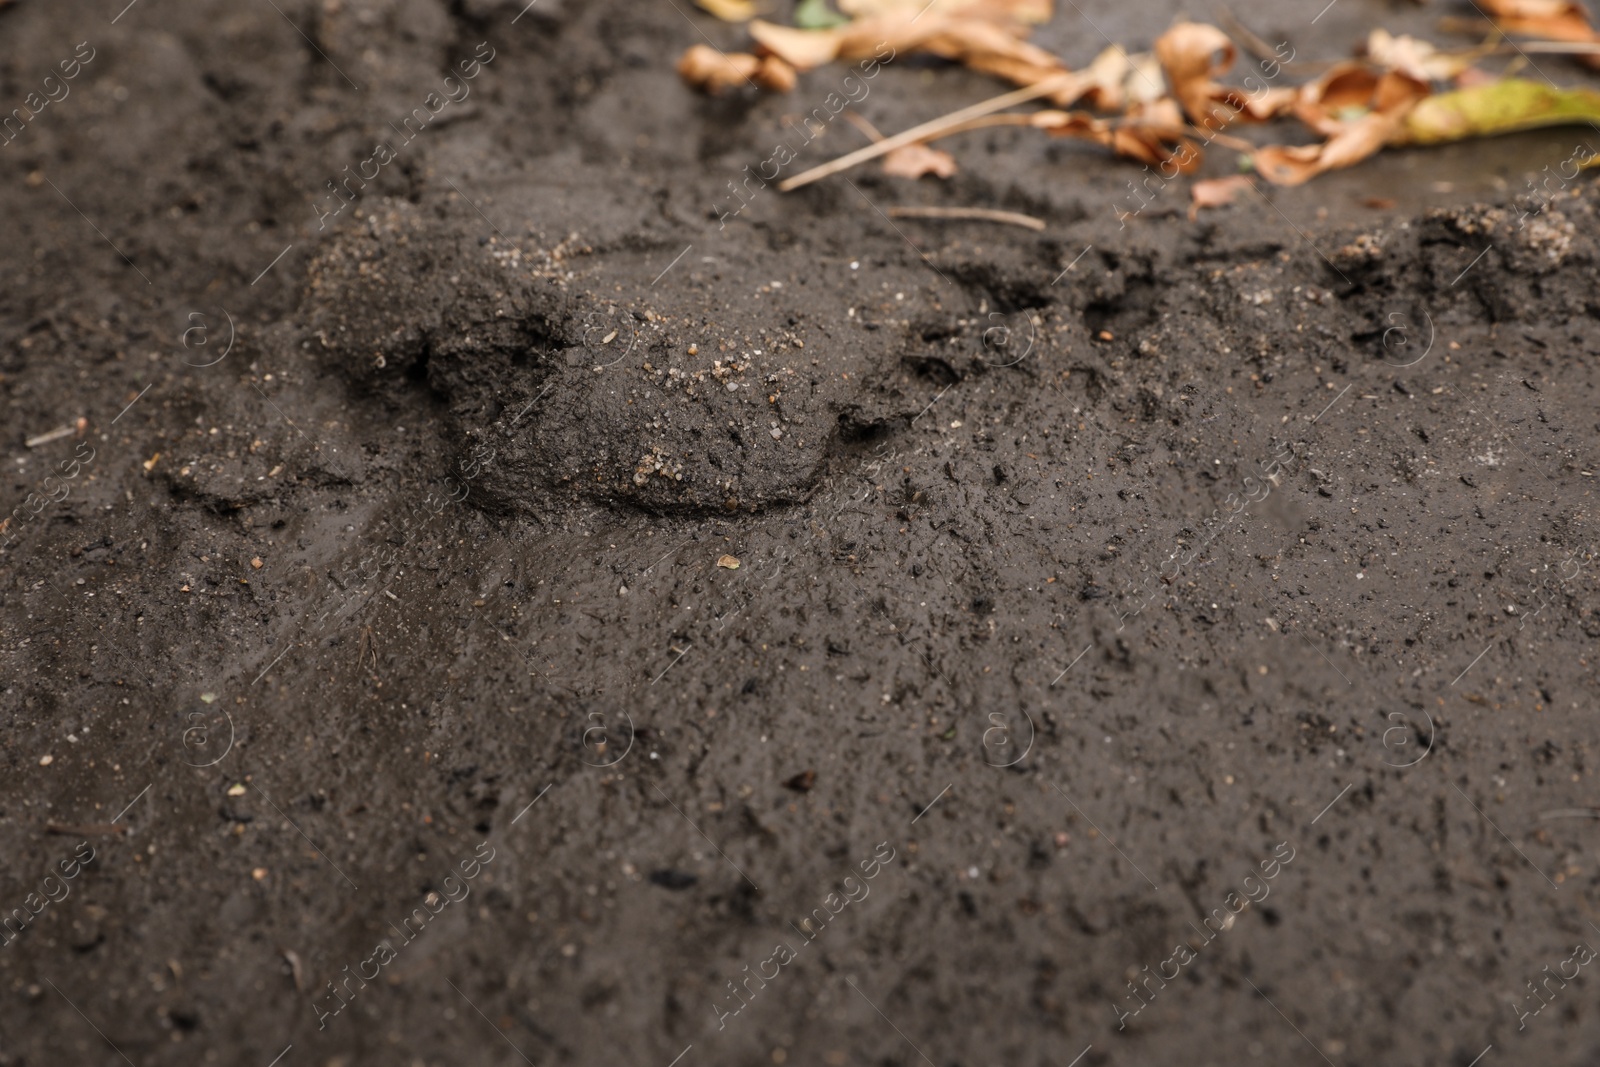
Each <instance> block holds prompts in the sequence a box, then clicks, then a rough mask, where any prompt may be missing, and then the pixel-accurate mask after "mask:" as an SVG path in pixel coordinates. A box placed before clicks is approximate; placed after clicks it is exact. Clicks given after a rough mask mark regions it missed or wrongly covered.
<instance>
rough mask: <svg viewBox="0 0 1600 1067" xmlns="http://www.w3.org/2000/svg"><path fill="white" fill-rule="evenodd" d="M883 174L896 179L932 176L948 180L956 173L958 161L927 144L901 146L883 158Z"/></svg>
mask: <svg viewBox="0 0 1600 1067" xmlns="http://www.w3.org/2000/svg"><path fill="white" fill-rule="evenodd" d="M883 172H884V173H885V174H887V175H889V176H890V177H894V178H913V179H915V178H920V177H922V176H923V175H924V174H932V175H933V176H934V177H936V178H948V177H950V176H951V175H952V174H954V173H955V172H956V160H955V157H954V156H952V155H951V154H950V153H949V152H943V151H940V150H939V149H937V148H929V147H928V146H927V145H925V144H908V145H901V146H900V147H899V148H896V149H895V150H894V151H892V152H890V153H889V154H888V155H886V156H884V157H883Z"/></svg>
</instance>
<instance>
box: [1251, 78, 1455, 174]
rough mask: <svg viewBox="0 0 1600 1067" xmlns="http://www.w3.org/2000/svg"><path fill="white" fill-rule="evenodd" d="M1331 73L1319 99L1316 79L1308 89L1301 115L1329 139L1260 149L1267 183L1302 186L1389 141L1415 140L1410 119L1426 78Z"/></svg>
mask: <svg viewBox="0 0 1600 1067" xmlns="http://www.w3.org/2000/svg"><path fill="white" fill-rule="evenodd" d="M1330 73H1332V74H1333V77H1332V78H1331V79H1329V81H1328V84H1327V85H1325V86H1323V87H1322V92H1323V95H1322V96H1321V98H1320V99H1319V98H1317V97H1316V93H1317V92H1318V87H1317V85H1316V83H1314V84H1313V85H1309V86H1306V87H1305V89H1306V90H1308V91H1309V92H1308V93H1307V95H1306V96H1304V97H1303V99H1302V104H1303V105H1304V108H1305V113H1304V114H1302V118H1305V119H1306V121H1307V123H1308V124H1309V125H1312V126H1313V128H1316V129H1318V130H1319V132H1323V133H1325V134H1327V136H1328V139H1327V140H1326V141H1324V142H1323V143H1321V144H1312V145H1295V146H1292V147H1288V146H1283V145H1268V146H1267V147H1265V148H1260V149H1257V150H1256V151H1255V153H1254V155H1253V159H1254V162H1255V166H1256V169H1257V170H1258V171H1260V172H1261V176H1262V177H1264V178H1266V179H1267V180H1268V181H1270V182H1273V183H1275V184H1277V185H1300V184H1303V183H1304V182H1307V181H1310V180H1311V179H1312V178H1314V177H1316V176H1317V175H1318V174H1322V173H1324V172H1325V171H1330V170H1338V169H1339V168H1341V167H1348V166H1351V165H1353V164H1355V163H1359V162H1361V161H1362V160H1363V159H1366V158H1367V157H1369V156H1371V155H1372V154H1373V153H1375V152H1377V151H1378V150H1379V149H1380V148H1382V147H1383V146H1384V145H1387V144H1403V143H1405V142H1406V141H1407V140H1409V139H1410V135H1409V134H1408V133H1407V131H1406V128H1405V123H1406V117H1407V116H1408V115H1410V113H1411V111H1412V109H1414V108H1415V107H1416V106H1417V105H1418V104H1419V103H1421V102H1422V101H1423V100H1424V99H1426V98H1427V97H1428V95H1429V94H1430V92H1431V90H1430V89H1429V87H1428V85H1427V83H1426V82H1422V81H1418V80H1417V79H1416V78H1412V77H1410V76H1408V75H1405V74H1400V73H1397V72H1395V71H1389V72H1387V73H1385V74H1382V75H1373V74H1372V72H1370V71H1363V72H1357V71H1352V70H1348V69H1347V70H1343V71H1338V72H1330ZM1361 73H1364V74H1365V75H1366V78H1365V80H1363V78H1362V77H1360V76H1359V75H1360V74H1361ZM1362 86H1365V93H1364V94H1363V93H1362V92H1361V91H1360V89H1361V87H1362ZM1297 113H1300V110H1299V109H1298V108H1297ZM1346 115H1348V116H1350V117H1344V116H1346ZM1308 116H1309V117H1308ZM1313 119H1315V120H1316V121H1312V120H1313Z"/></svg>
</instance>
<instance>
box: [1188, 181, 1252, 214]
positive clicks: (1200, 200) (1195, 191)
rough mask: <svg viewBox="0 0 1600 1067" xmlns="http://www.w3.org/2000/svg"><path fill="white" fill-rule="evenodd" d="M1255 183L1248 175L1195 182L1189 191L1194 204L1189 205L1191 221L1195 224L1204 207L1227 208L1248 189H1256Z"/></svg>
mask: <svg viewBox="0 0 1600 1067" xmlns="http://www.w3.org/2000/svg"><path fill="white" fill-rule="evenodd" d="M1254 188H1255V182H1253V181H1251V180H1250V177H1249V175H1247V174H1230V175H1229V176H1228V177H1226V178H1206V179H1204V180H1203V181H1198V182H1195V183H1194V185H1193V186H1191V187H1190V189H1189V196H1190V197H1191V198H1192V199H1193V203H1191V204H1190V205H1189V221H1190V222H1193V221H1194V220H1195V218H1196V217H1197V216H1198V215H1199V214H1200V209H1201V208H1203V207H1227V206H1228V205H1229V204H1231V203H1233V198H1234V197H1236V196H1238V195H1239V194H1240V193H1242V192H1244V191H1245V190H1246V189H1254Z"/></svg>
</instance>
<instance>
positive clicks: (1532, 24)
mask: <svg viewBox="0 0 1600 1067" xmlns="http://www.w3.org/2000/svg"><path fill="white" fill-rule="evenodd" d="M1478 7H1479V8H1481V9H1482V11H1483V13H1484V14H1486V15H1488V16H1489V17H1490V18H1491V19H1493V20H1494V24H1495V26H1496V27H1498V28H1499V29H1500V30H1502V31H1504V32H1506V33H1517V34H1523V35H1525V36H1530V37H1540V38H1544V39H1546V40H1551V41H1572V42H1576V43H1578V44H1594V43H1600V34H1597V33H1596V32H1595V30H1594V25H1593V24H1592V23H1591V22H1590V21H1589V13H1588V12H1587V11H1585V10H1584V8H1583V5H1582V4H1575V3H1571V2H1570V0H1478ZM1583 61H1584V62H1585V63H1587V64H1588V65H1589V66H1591V67H1595V66H1600V56H1584V57H1583Z"/></svg>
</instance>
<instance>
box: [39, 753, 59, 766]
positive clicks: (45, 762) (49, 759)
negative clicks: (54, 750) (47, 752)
mask: <svg viewBox="0 0 1600 1067" xmlns="http://www.w3.org/2000/svg"><path fill="white" fill-rule="evenodd" d="M55 761H56V758H55V757H54V756H40V757H39V766H41V767H48V766H50V764H52V763H54V762H55Z"/></svg>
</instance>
